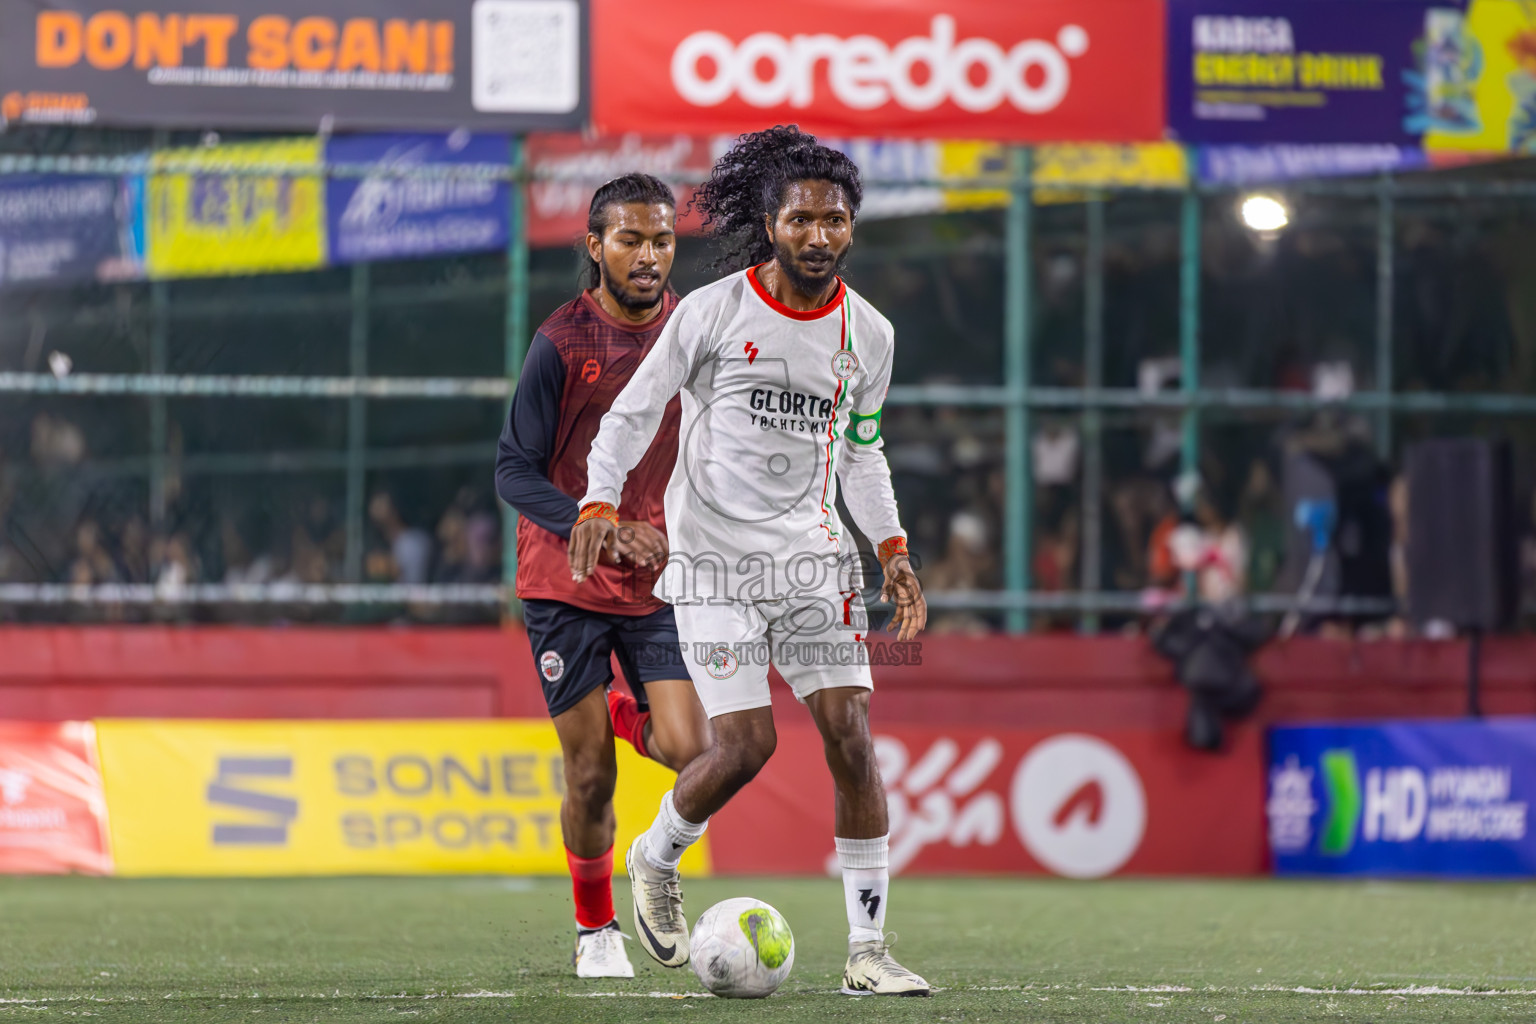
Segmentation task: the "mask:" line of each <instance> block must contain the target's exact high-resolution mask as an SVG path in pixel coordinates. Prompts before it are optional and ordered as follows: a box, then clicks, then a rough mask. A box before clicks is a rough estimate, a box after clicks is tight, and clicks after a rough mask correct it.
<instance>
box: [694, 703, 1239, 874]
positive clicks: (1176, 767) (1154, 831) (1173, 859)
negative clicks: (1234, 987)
mask: <svg viewBox="0 0 1536 1024" xmlns="http://www.w3.org/2000/svg"><path fill="white" fill-rule="evenodd" d="M874 732H875V754H876V758H877V760H878V763H879V767H880V775H881V778H882V779H883V780H884V782H885V789H886V797H887V804H888V806H889V808H890V813H891V821H890V828H891V831H890V835H891V840H890V842H891V870H892V871H893V872H904V873H908V874H923V873H928V874H972V873H980V874H985V873H1008V874H1014V873H1022V874H1054V875H1061V876H1064V877H1068V878H1102V877H1105V876H1108V875H1116V874H1143V875H1156V874H1211V875H1245V874H1255V873H1258V872H1261V871H1263V870H1264V866H1265V849H1264V821H1263V813H1262V806H1261V801H1262V797H1263V786H1264V783H1263V775H1262V762H1263V751H1262V744H1261V740H1260V736H1259V733H1258V731H1257V730H1255V729H1247V728H1243V729H1236V730H1234V731H1233V736H1232V744H1231V747H1230V749H1229V750H1227V751H1226V752H1224V753H1223V754H1222V755H1219V756H1213V755H1210V754H1205V753H1199V752H1196V751H1193V750H1190V749H1189V748H1188V747H1186V746H1185V745H1184V744H1183V741H1182V740H1181V739H1180V737H1179V736H1178V735H1177V734H1176V733H1175V732H1172V731H1166V732H1153V731H1152V730H1146V731H1134V732H1103V733H1086V732H1045V731H1038V732H1037V731H1022V730H1009V729H975V728H929V727H922V726H896V727H880V726H878V725H876V726H875V729H874ZM832 811H833V798H832V783H831V780H830V777H829V776H828V774H827V769H826V765H825V761H824V759H823V755H822V744H821V739H820V736H819V735H818V733H817V732H816V730H815V728H814V727H811V726H809V725H806V726H785V727H781V728H780V729H779V742H778V749H777V751H776V753H775V754H774V756H773V759H772V760H770V761H769V762H768V765H767V767H766V768H764V770H763V772H762V773H761V774H760V775H759V776H758V777H757V778H756V779H755V780H753V782H752V783H751V784H750V785H748V786H747V787H746V788H745V789H743V790H742V791H741V792H740V793H739V794H737V796H736V797H735V798H734V799H733V800H732V801H731V802H730V804H728V805H727V806H726V808H725V809H724V810H722V811H721V812H720V813H719V814H717V815H716V816H715V817H714V818H713V819H712V820H711V822H710V826H709V836H710V840H711V843H712V845H711V847H710V852H711V856H712V858H713V863H714V868H715V870H716V871H717V872H719V873H721V874H727V873H733V872H740V873H753V872H773V873H780V874H782V873H818V874H820V873H824V872H833V873H835V869H836V857H835V852H834V848H833V842H832V837H833V818H832ZM765 837H769V838H766V839H765Z"/></svg>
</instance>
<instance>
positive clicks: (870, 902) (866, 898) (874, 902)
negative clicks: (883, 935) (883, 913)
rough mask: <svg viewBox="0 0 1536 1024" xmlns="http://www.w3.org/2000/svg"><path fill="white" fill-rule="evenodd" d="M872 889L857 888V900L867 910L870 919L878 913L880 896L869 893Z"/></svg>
mask: <svg viewBox="0 0 1536 1024" xmlns="http://www.w3.org/2000/svg"><path fill="white" fill-rule="evenodd" d="M874 891H875V890H873V889H860V890H859V902H860V903H862V904H863V905H864V909H865V910H867V911H869V919H870V920H871V921H873V920H874V919H875V915H876V914H878V913H880V897H879V896H874V895H871V894H872V893H873V892H874Z"/></svg>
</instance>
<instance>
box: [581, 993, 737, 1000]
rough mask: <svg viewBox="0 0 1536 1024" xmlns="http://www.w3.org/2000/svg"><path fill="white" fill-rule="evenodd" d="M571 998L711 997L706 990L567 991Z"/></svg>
mask: <svg viewBox="0 0 1536 1024" xmlns="http://www.w3.org/2000/svg"><path fill="white" fill-rule="evenodd" d="M565 995H566V996H567V997H569V998H571V999H713V998H715V997H714V996H713V995H712V994H710V993H708V992H567V993H565Z"/></svg>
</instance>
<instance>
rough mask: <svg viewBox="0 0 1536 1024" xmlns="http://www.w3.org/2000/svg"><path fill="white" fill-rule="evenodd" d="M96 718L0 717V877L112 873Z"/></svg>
mask: <svg viewBox="0 0 1536 1024" xmlns="http://www.w3.org/2000/svg"><path fill="white" fill-rule="evenodd" d="M111 871H112V855H111V852H110V851H109V849H108V846H107V809H106V802H105V800H104V799H103V795H102V788H101V771H100V769H99V768H98V767H97V763H96V733H95V729H94V727H93V726H92V725H91V724H90V723H89V722H0V874H64V873H68V872H80V873H83V874H91V875H104V874H110V873H111Z"/></svg>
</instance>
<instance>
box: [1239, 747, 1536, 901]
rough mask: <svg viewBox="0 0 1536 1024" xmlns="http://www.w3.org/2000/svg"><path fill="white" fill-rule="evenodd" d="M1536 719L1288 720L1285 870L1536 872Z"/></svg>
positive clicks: (1269, 806) (1271, 812)
mask: <svg viewBox="0 0 1536 1024" xmlns="http://www.w3.org/2000/svg"><path fill="white" fill-rule="evenodd" d="M1533 796H1536V719H1529V718H1517V719H1495V720H1485V721H1474V720H1468V721H1462V722H1424V723H1419V722H1398V723H1385V724H1379V725H1360V726H1304V727H1294V728H1290V727H1278V728H1274V729H1271V730H1270V734H1269V796H1268V799H1267V801H1266V803H1265V811H1266V814H1267V816H1268V819H1269V844H1270V850H1271V852H1272V853H1273V855H1274V862H1275V871H1276V873H1278V874H1345V875H1389V876H1390V875H1400V876H1403V875H1406V876H1415V875H1448V876H1479V875H1481V876H1496V877H1498V876H1513V875H1531V874H1536V837H1533V836H1532V835H1531V833H1530V829H1529V828H1528V819H1529V814H1530V802H1531V800H1532V797H1533Z"/></svg>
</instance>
